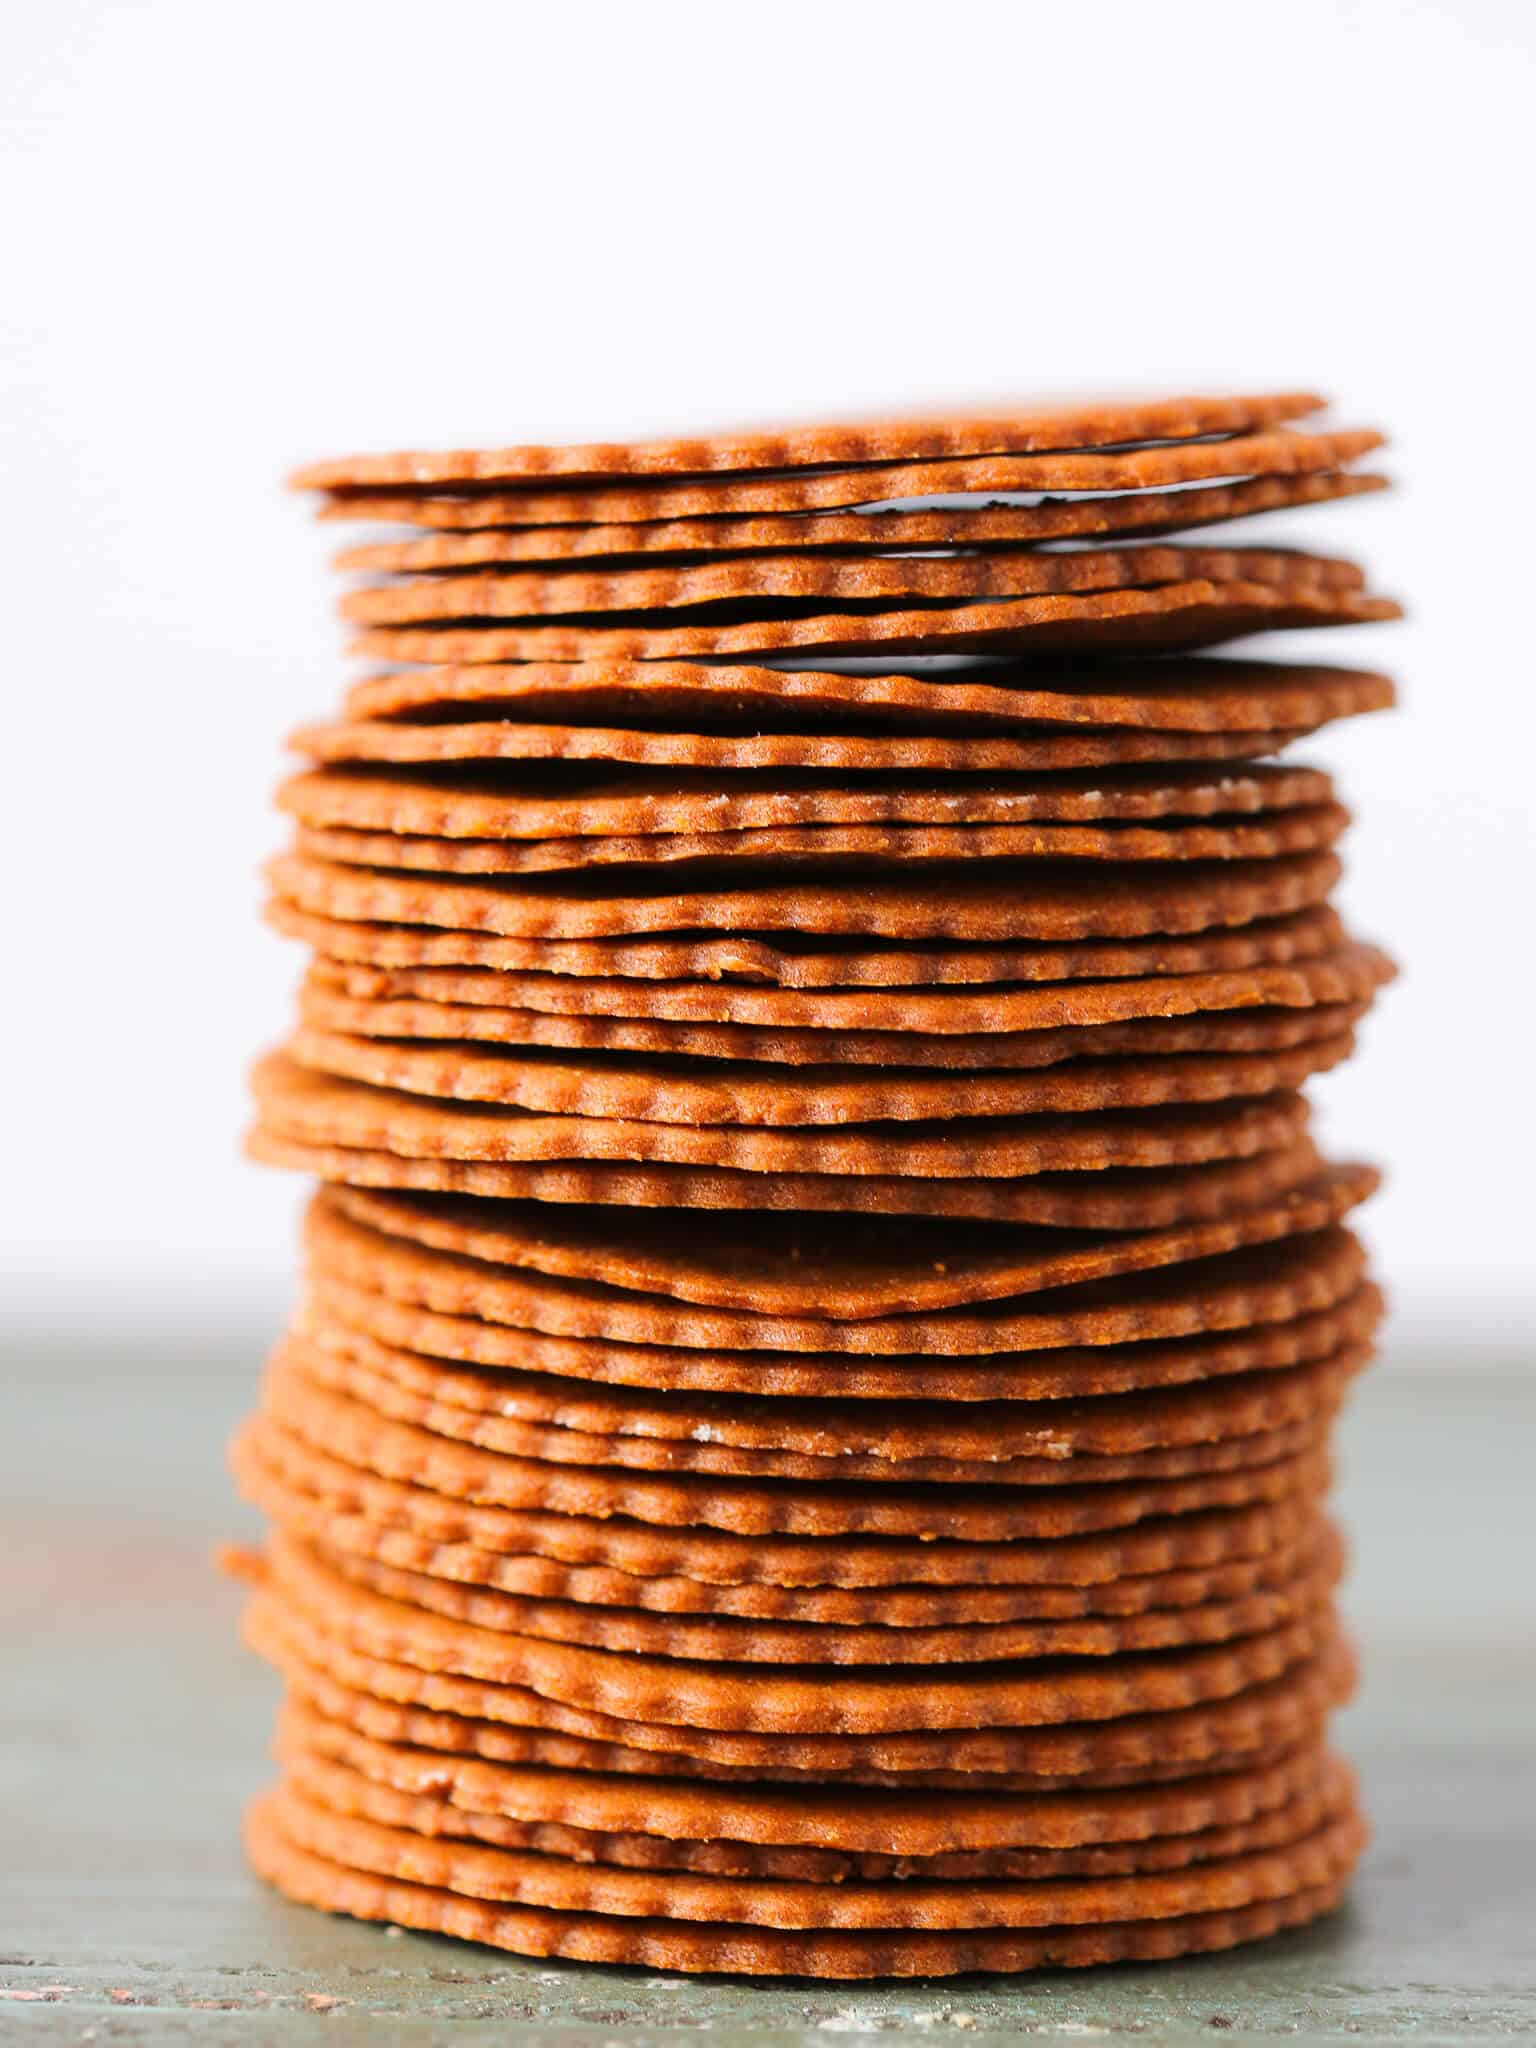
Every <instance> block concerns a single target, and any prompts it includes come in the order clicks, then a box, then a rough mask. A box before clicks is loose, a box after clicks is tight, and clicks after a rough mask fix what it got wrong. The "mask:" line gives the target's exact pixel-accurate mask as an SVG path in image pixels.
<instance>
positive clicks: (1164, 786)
mask: <svg viewBox="0 0 1536 2048" xmlns="http://www.w3.org/2000/svg"><path fill="white" fill-rule="evenodd" d="M1333 794H1334V792H1333V783H1332V780H1331V779H1330V778H1329V777H1328V776H1327V775H1324V774H1323V773H1322V772H1321V771H1320V770H1318V769H1316V768H1295V767H1290V766H1286V767H1248V768H1245V769H1243V770H1242V771H1234V772H1230V773H1226V774H1219V773H1213V772H1211V771H1210V770H1207V769H1201V768H1182V767H1181V768H1166V769H1160V770H1146V769H1141V770H1132V769H1121V770H1115V771H1113V772H1111V773H1110V774H1108V775H1098V776H1084V775H1067V776H1055V777H1052V778H1050V779H1046V778H1043V777H1038V776H1037V777H1033V778H1018V779H1010V780H983V779H978V778H974V777H973V778H970V779H967V780H965V781H961V782H954V781H934V780H930V781H901V782H897V781H892V780H889V779H882V780H880V781H876V782H869V783H865V784H862V785H859V784H848V783H841V784H839V783H836V782H828V781H827V780H825V779H824V778H820V777H813V776H786V775H782V774H775V775H772V776H762V775H731V774H727V775H723V776H722V775H704V774H694V775H688V774H675V775H668V776H658V775H629V774H616V775H615V774H609V775H602V774H597V775H585V776H582V777H580V778H579V779H576V780H568V779H567V778H564V777H560V776H558V775H557V773H556V772H554V771H551V770H549V769H547V768H546V769H538V770H533V771H530V772H529V773H527V774H523V775H515V774H511V775H509V774H508V773H506V772H504V771H486V770H482V771H480V772H478V773H475V772H471V771H468V770H459V771H456V772H453V773H443V772H437V773H434V774H432V775H430V776H427V775H423V774H416V775H414V776H412V775H392V774H389V773H386V772H380V771H376V770H373V769H362V768H351V769H345V768H330V769H313V770H310V771H309V772H308V773H306V774H303V775H295V776H290V777H289V779H288V780H287V781H286V782H284V783H283V784H282V785H281V786H280V788H279V789H278V792H277V802H278V807H279V809H281V810H285V811H287V812H288V813H289V815H290V816H292V817H294V818H297V819H298V820H299V821H300V823H301V824H304V825H310V826H322V827H328V826H345V827H349V828H354V829H357V830H360V831H367V832H378V833H391V834H398V835H403V836H423V835H425V836H436V837H440V838H451V839H519V840H521V839H560V838H568V837H604V836H609V835H612V836H617V837H620V838H632V837H635V836H637V835H639V836H651V837H655V836H659V835H665V834H673V833H675V834H680V835H682V836H684V837H691V836H694V835H697V834H700V833H703V834H705V835H709V836H716V835H719V834H722V833H739V832H746V831H760V830H763V829H766V828H770V827H782V826H813V827H816V826H841V825H867V824H877V825H878V824H895V825H908V826H911V825H919V826H921V825H930V826H932V825H939V826H964V825H1017V824H1029V823H1032V822H1045V823H1067V824H1083V823H1116V822H1124V821H1135V820H1144V819H1153V820H1156V819H1164V818H1177V819H1180V820H1193V819H1197V818H1217V817H1223V818H1224V817H1229V816H1235V815H1237V814H1240V813H1246V814H1250V815H1253V814H1257V813H1260V812H1274V811H1290V810H1294V809H1297V808H1299V807H1303V806H1305V807H1307V808H1316V807H1317V806H1319V805H1324V804H1329V803H1331V802H1332V801H1333Z"/></svg>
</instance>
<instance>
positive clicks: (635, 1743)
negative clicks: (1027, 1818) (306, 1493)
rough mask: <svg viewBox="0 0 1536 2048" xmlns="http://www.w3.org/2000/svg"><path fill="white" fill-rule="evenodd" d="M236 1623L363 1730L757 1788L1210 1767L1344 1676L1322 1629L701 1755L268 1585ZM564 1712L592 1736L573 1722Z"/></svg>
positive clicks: (1209, 1771)
mask: <svg viewBox="0 0 1536 2048" xmlns="http://www.w3.org/2000/svg"><path fill="white" fill-rule="evenodd" d="M243 1630H244V1634H245V1637H246V1640H247V1642H248V1643H249V1644H250V1645H251V1647H252V1648H253V1649H255V1650H256V1651H257V1653H258V1655H260V1656H263V1657H265V1658H267V1659H268V1661H269V1662H271V1663H273V1664H275V1665H276V1666H277V1668H278V1669H280V1670H281V1671H282V1672H283V1674H284V1676H285V1678H286V1679H287V1680H288V1682H289V1684H290V1685H293V1686H295V1687H296V1688H297V1689H298V1690H299V1691H300V1692H301V1693H302V1694H303V1695H304V1697H305V1698H306V1699H310V1700H313V1701H315V1702H317V1703H318V1704H320V1705H322V1706H324V1708H325V1709H326V1711H327V1712H329V1713H331V1714H333V1715H342V1716H345V1717H346V1718H348V1719H349V1720H351V1721H353V1722H354V1723H355V1724H356V1725H358V1726H362V1727H366V1728H368V1729H369V1730H370V1731H371V1732H373V1733H375V1734H380V1735H395V1734H399V1735H401V1736H403V1737H404V1739H407V1740H410V1741H412V1742H416V1743H423V1744H426V1745H428V1746H432V1747H439V1748H444V1749H449V1750H459V1751H464V1752H466V1753H469V1754H472V1755H477V1756H484V1757H489V1758H493V1759H495V1760H497V1761H501V1762H516V1763H525V1762H526V1763H537V1764H542V1765H546V1766H550V1767H558V1768H565V1769H573V1770H595V1771H618V1772H621V1773H622V1774H623V1775H624V1776H626V1777H640V1778H654V1777H668V1778H670V1777H674V1776H678V1775H681V1776H684V1777H687V1778H693V1779H701V1780H704V1781H705V1782H706V1783H707V1784H715V1783H721V1784H724V1783H733V1782H735V1783H739V1782H741V1781H742V1780H743V1779H744V1778H745V1779H749V1780H750V1781H751V1782H752V1783H753V1784H754V1785H756V1786H757V1787H758V1788H759V1789H761V1787H762V1786H763V1785H788V1786H796V1787H800V1788H808V1789H817V1790H819V1789H821V1788H822V1786H823V1785H824V1784H825V1783H827V1782H835V1783H837V1784H838V1785H839V1786H840V1787H841V1786H843V1785H857V1786H876V1787H883V1788H885V1789H888V1790H895V1791H902V1792H912V1791H936V1790H960V1791H964V1792H967V1793H976V1792H983V1793H994V1792H1016V1791H1025V1792H1039V1791H1042V1790H1049V1791H1059V1790H1062V1789H1064V1788H1068V1787H1093V1788H1100V1789H1102V1788H1108V1787H1115V1786H1121V1785H1126V1784H1137V1785H1141V1784H1151V1783H1161V1782H1164V1781H1167V1780H1170V1779H1178V1778H1187V1777H1191V1776H1209V1775H1213V1774H1217V1773H1220V1772H1223V1771H1229V1770H1232V1769H1234V1768H1238V1767H1240V1766H1242V1765H1246V1764H1248V1763H1252V1762H1263V1761H1268V1760H1269V1759H1271V1758H1272V1757H1273V1756H1274V1755H1275V1754H1277V1753H1278V1752H1279V1751H1280V1750H1282V1749H1290V1748H1293V1747H1294V1746H1295V1745H1296V1744H1298V1743H1302V1742H1313V1741H1316V1740H1317V1739H1318V1737H1319V1735H1320V1733H1321V1730H1322V1727H1323V1723H1324V1720H1325V1718H1326V1716H1327V1714H1328V1713H1329V1712H1330V1711H1331V1710H1332V1709H1333V1708H1334V1707H1336V1706H1338V1705H1340V1704H1342V1702H1343V1701H1345V1700H1346V1699H1348V1698H1349V1696H1350V1694H1351V1693H1352V1691H1353V1689H1354V1684H1355V1665H1354V1659H1353V1657H1352V1655H1351V1653H1350V1652H1349V1650H1348V1648H1347V1647H1346V1646H1345V1644H1344V1643H1343V1642H1342V1641H1341V1640H1340V1639H1339V1638H1338V1637H1335V1638H1334V1639H1333V1641H1332V1642H1331V1643H1330V1645H1329V1646H1328V1648H1327V1649H1326V1650H1325V1651H1324V1652H1323V1653H1322V1654H1321V1655H1320V1656H1317V1657H1314V1658H1310V1659H1303V1660H1302V1661H1301V1662H1300V1663H1297V1664H1293V1665H1290V1666H1289V1667H1288V1668H1287V1669H1286V1670H1285V1671H1284V1672H1283V1673H1281V1674H1280V1675H1279V1676H1278V1677H1276V1678H1273V1679H1268V1680H1264V1681H1261V1682H1260V1683H1259V1684H1256V1685H1253V1686H1249V1687H1247V1688H1246V1689H1244V1690H1243V1691H1242V1692H1239V1693H1237V1694H1235V1695H1232V1696H1230V1697H1228V1698H1224V1699H1216V1700H1202V1701H1200V1702H1199V1703H1198V1704H1196V1705H1195V1706H1192V1707H1185V1708H1174V1709H1170V1710H1166V1711H1162V1712H1155V1713H1148V1714H1133V1715H1127V1716H1125V1717H1124V1718H1123V1719H1120V1720H1117V1721H1098V1722H1093V1721H1084V1722H1077V1723H1070V1724H1056V1725H1053V1726H1048V1727H1035V1728H1017V1729H1010V1730H995V1729H989V1730H976V1731H972V1732H969V1733H958V1732H953V1731H952V1732H950V1733H949V1734H947V1735H944V1736H941V1737H939V1738H937V1739H935V1738H933V1737H922V1736H914V1735H906V1736H896V1737H890V1736H887V1737H884V1738H874V1739H872V1738H869V1737H851V1738H849V1737H845V1738H843V1739H842V1740H841V1742H840V1743H839V1742H838V1741H837V1740H836V1739H834V1738H829V1737H822V1738H821V1739H820V1741H819V1742H813V1741H811V1740H810V1739H809V1738H806V1737H799V1738H796V1739H795V1740H794V1741H793V1742H791V1741H789V1740H788V1739H787V1738H783V1737H780V1738H778V1740H777V1741H776V1742H769V1743H764V1742H763V1741H762V1740H760V1739H759V1740H758V1741H756V1742H751V1741H745V1742H744V1741H743V1739H742V1738H739V1737H738V1738H736V1739H735V1740H734V1741H733V1740H732V1739H730V1738H728V1737H725V1736H722V1735H719V1734H715V1735H712V1736H707V1737H700V1738H699V1740H698V1741H697V1742H696V1743H695V1745H694V1748H695V1751H698V1750H700V1749H703V1750H707V1751H708V1752H709V1753H708V1754H698V1753H692V1754H691V1753H689V1752H688V1751H686V1750H685V1749H683V1748H682V1747H681V1746H680V1738H681V1734H682V1731H680V1730H676V1729H669V1728H667V1727H665V1726H646V1725H644V1724H638V1723H630V1722H623V1721H614V1720H613V1719H612V1718H611V1717H606V1716H594V1715H592V1714H580V1713H574V1712H570V1711H565V1712H559V1711H552V1710H551V1709H550V1707H549V1705H548V1703H544V1704H543V1705H542V1706H541V1705H540V1704H539V1703H538V1702H537V1701H536V1699H535V1697H534V1696H533V1695H532V1694H530V1693H528V1692H526V1691H523V1690H519V1689H518V1688H515V1687H511V1686H485V1685H482V1684H480V1683H478V1682H477V1681H475V1680H472V1679H465V1678H460V1677H456V1676H454V1675H452V1674H450V1673H446V1672H427V1671H422V1670H420V1669H418V1668H417V1667H416V1666H414V1665H410V1664H400V1663H389V1662H387V1661H385V1660H383V1659H381V1658H378V1657H374V1656H370V1655H368V1654H367V1653H365V1652H360V1651H358V1650H356V1649H354V1648H352V1647H351V1646H350V1645H348V1644H347V1643H345V1642H343V1641H342V1640H341V1639H340V1638H338V1637H337V1636H336V1635H335V1634H334V1633H327V1632H326V1631H325V1630H323V1629H322V1628H318V1627H316V1626H315V1624H314V1623H313V1622H312V1621H311V1620H310V1619H309V1617H307V1616H306V1615H304V1614H303V1613H302V1612H301V1611H300V1610H298V1609H296V1608H291V1607H285V1606H281V1605H279V1604H278V1603H277V1602H275V1601H274V1600H273V1599H272V1598H271V1596H270V1595H268V1594H265V1593H261V1592H258V1593H257V1594H256V1596H255V1597H254V1598H253V1599H252V1600H251V1601H250V1603H249V1604H248V1606H247V1608H246V1613H245V1618H244V1622H243ZM530 1709H532V1710H533V1711H532V1712H530ZM567 1723H570V1724H572V1726H573V1727H574V1726H576V1725H580V1726H581V1727H585V1728H588V1729H589V1730H591V1731H592V1732H589V1733H586V1734H580V1733H573V1732H570V1730H568V1728H567V1726H566V1724H567ZM625 1735H627V1736H628V1737H629V1738H630V1739H629V1740H628V1741H626V1740H624V1739H622V1738H623V1737H624V1736H625ZM731 1750H735V1751H737V1752H738V1753H740V1752H742V1751H745V1752H747V1754H746V1756H745V1760H742V1758H741V1756H740V1754H738V1758H737V1760H736V1761H732V1760H731V1759H730V1757H729V1756H728V1755H726V1754H725V1752H727V1751H731ZM807 1758H809V1759H811V1761H809V1762H806V1761H805V1759H807ZM813 1774H814V1775H813Z"/></svg>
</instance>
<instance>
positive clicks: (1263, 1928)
mask: <svg viewBox="0 0 1536 2048" xmlns="http://www.w3.org/2000/svg"><path fill="white" fill-rule="evenodd" d="M281 1819H282V1814H281V1809H280V1808H279V1807H278V1795H275V1794H268V1795H265V1796H264V1797H263V1798H262V1799H261V1800H259V1801H257V1802H256V1803H255V1804H254V1805H253V1806H252V1807H251V1809H250V1810H249V1812H248V1814H247V1818H246V1847H247V1850H248V1853H249V1854H250V1857H251V1860H252V1863H253V1864H254V1866H255V1868H256V1870H257V1872H258V1874H259V1875H261V1876H262V1877H265V1878H266V1879H267V1880H268V1881H269V1882H270V1883H272V1884H273V1885H275V1886H276V1887H277V1888H278V1889H279V1890H280V1891H283V1892H285V1893H286V1894H287V1895H288V1896H289V1897H290V1898H294V1899H299V1900H301V1901H303V1902H304V1903H305V1904H307V1905H314V1906H323V1907H327V1908H329V1909H330V1910H332V1911H334V1912H344V1913H351V1914H353V1915H354V1916H355V1917H357V1918H359V1919H369V1920H389V1921H390V1922H392V1923H394V1924H396V1925H401V1926H407V1927H416V1928H420V1929H423V1930H426V1931H432V1932H439V1933H453V1934H458V1935H461V1936H463V1937H464V1938H466V1939H468V1940H474V1941H482V1942H486V1943H488V1944H490V1945H491V1946H493V1947H499V1948H505V1949H511V1950H513V1951H515V1952H518V1953H521V1954H524V1955H538V1956H565V1957H568V1958H573V1959H581V1960H586V1961H602V1962H623V1963H637V1962H638V1963H646V1964H649V1965H651V1966H653V1967H659V1968H663V1969H683V1970H694V1971H738V1972H739V1971H743V1970H746V1971H749V1972H751V1973H753V1974H756V1975H765V1976H766V1975H785V1974H789V1975H810V1976H825V1977H837V1978H854V1977H880V1976H938V1975H945V1974H953V1973H955V1972H959V1971H964V1970H977V1969H1026V1968H1033V1967H1039V1966H1042V1965H1046V1964H1049V1965H1053V1966H1057V1967H1060V1966H1064V1965H1071V1964H1088V1963H1095V1962H1123V1961H1128V1960H1132V1959H1140V1960H1149V1959H1152V1958H1154V1957H1165V1956H1174V1955H1187V1954H1190V1953H1192V1952H1195V1951H1199V1950H1208V1949H1218V1948H1227V1947H1231V1946H1232V1945H1233V1944H1235V1943H1237V1942H1240V1941H1244V1940H1251V1939H1253V1938H1255V1937H1256V1936H1259V1935H1265V1934H1272V1933H1274V1932H1276V1931H1277V1930H1278V1929H1280V1928H1282V1927H1294V1926H1299V1925H1302V1924H1303V1923H1304V1922H1305V1921H1307V1920H1311V1919H1315V1918H1316V1917H1317V1916H1318V1915H1319V1914H1320V1913H1324V1912H1327V1911H1329V1910H1330V1909H1331V1908H1332V1906H1333V1905H1335V1904H1336V1903H1337V1899H1338V1896H1339V1888H1340V1887H1339V1884H1338V1883H1335V1884H1334V1885H1331V1886H1325V1887H1320V1888H1316V1889H1313V1890H1310V1891H1301V1892H1296V1893H1293V1894H1292V1895H1291V1896H1290V1897H1288V1898H1286V1899H1282V1900H1272V1901H1268V1902H1266V1903H1265V1904H1263V1905H1257V1906H1247V1907H1243V1908H1240V1909H1224V1910H1221V1911H1217V1912H1211V1913H1206V1914H1200V1915H1193V1916H1185V1917H1184V1918H1183V1919H1178V1920H1163V1921H1147V1922H1142V1923H1133V1924H1129V1925H1119V1926H1105V1925H1100V1926H1096V1927H1094V1928H1092V1929H1088V1930H1084V1929H1074V1930H1069V1931H1066V1932H1059V1931H1053V1932H1051V1933H1050V1934H1048V1935H1042V1934H1018V1933H1014V1932H1011V1931H1010V1932H1008V1933H1006V1934H1000V1933H995V1932H992V1933H979V1934H978V1933H970V1934H967V1935H965V1936H963V1937H956V1936H954V1935H948V1934H945V1935H938V1936H935V1935H933V1934H905V1935H900V1936H897V1937H886V1938H884V1939H882V1940H879V1941H874V1940H871V1939H870V1938H869V1937H867V1936H848V1935H842V1936H838V1935H828V1934H818V1935H815V1936H810V1937H807V1936H805V1935H798V1936H796V1935H786V1934H783V1933H774V1932H770V1933H759V1932H756V1931H753V1930H749V1929H746V1928H737V1929H732V1930H730V1932H729V1933H725V1932H724V1931H723V1930H719V1929H714V1930H700V1929H698V1928H696V1927H690V1926H687V1925H685V1924H682V1923H675V1922H665V1921H664V1922H657V1921H646V1920H632V1921H619V1920H614V1919H611V1918H610V1919H600V1918H598V1917H597V1916H595V1915H580V1914H570V1913H565V1914H559V1913H552V1912H543V1911H539V1910H536V1909H531V1908H522V1907H518V1908H507V1907H499V1908H498V1907H491V1906H488V1905H486V1904H484V1903H483V1902H480V1901H475V1900H471V1899H466V1898H463V1897H461V1896H460V1895H458V1894H455V1893H452V1892H448V1891H442V1890H434V1889H431V1888H429V1887H427V1886H424V1885H418V1884H412V1883H407V1882H402V1881H398V1880H390V1879H386V1878H384V1877H381V1876H379V1875H377V1874H374V1875H365V1874H364V1873H362V1872H359V1871H357V1870H354V1869H351V1868H349V1867H347V1866H345V1865H343V1864H338V1863H335V1862H333V1861H331V1860H330V1859H328V1858H325V1857H322V1856H319V1855H317V1854H315V1853H314V1852H313V1851H311V1850H309V1849H306V1848H304V1847H302V1846H299V1845H297V1844H296V1843H295V1842H294V1841H293V1840H292V1839H291V1837H290V1835H289V1834H288V1833H286V1832H285V1831H284V1829H283V1826H282V1825H281Z"/></svg>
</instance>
